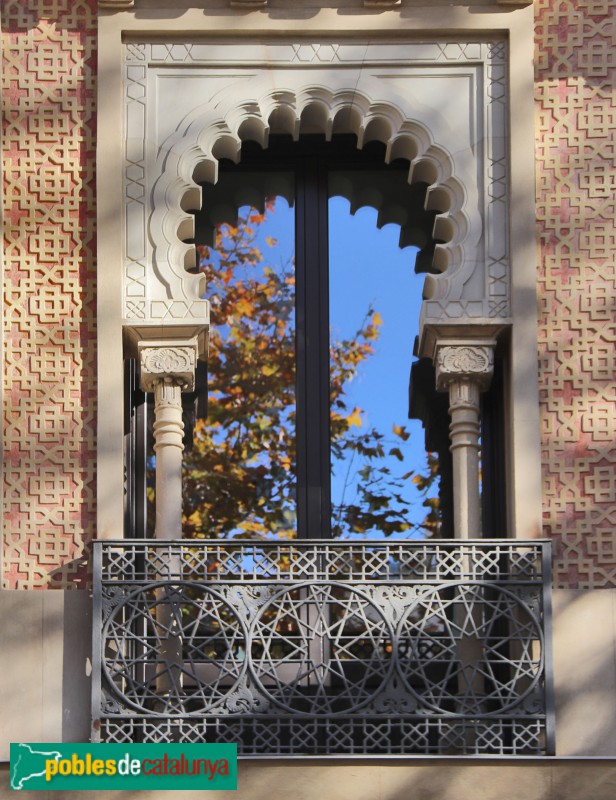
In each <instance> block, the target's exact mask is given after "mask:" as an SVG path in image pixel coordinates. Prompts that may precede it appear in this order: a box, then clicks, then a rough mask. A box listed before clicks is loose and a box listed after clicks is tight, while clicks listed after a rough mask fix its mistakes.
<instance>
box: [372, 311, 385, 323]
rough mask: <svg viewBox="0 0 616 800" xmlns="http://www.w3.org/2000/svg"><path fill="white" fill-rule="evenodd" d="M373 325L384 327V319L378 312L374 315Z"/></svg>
mask: <svg viewBox="0 0 616 800" xmlns="http://www.w3.org/2000/svg"><path fill="white" fill-rule="evenodd" d="M372 324H373V325H382V324H383V317H382V316H381V315H380V314H379V312H378V311H377V312H376V314H373V315H372Z"/></svg>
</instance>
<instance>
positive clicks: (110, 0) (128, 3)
mask: <svg viewBox="0 0 616 800" xmlns="http://www.w3.org/2000/svg"><path fill="white" fill-rule="evenodd" d="M134 5H135V0H98V7H99V9H100V8H105V9H111V10H112V11H121V10H123V9H125V8H133V7H134Z"/></svg>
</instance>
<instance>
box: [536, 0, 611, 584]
mask: <svg viewBox="0 0 616 800" xmlns="http://www.w3.org/2000/svg"><path fill="white" fill-rule="evenodd" d="M535 14H536V23H535V33H536V44H537V48H536V60H535V63H536V70H537V71H536V81H535V105H536V114H535V119H536V160H537V233H538V237H539V244H540V248H541V251H540V252H541V259H540V264H539V270H538V273H537V275H538V290H539V291H538V294H539V301H540V307H539V381H540V403H541V423H542V440H543V444H542V449H543V455H542V463H543V476H544V477H543V497H544V530H545V532H546V535H548V536H551V537H552V538H553V539H554V545H555V546H554V577H555V584H556V585H557V586H560V587H564V588H573V589H586V588H604V587H605V588H607V587H614V586H616V536H615V535H614V531H615V529H616V504H615V503H614V497H616V468H615V461H616V448H615V447H614V442H615V441H616V414H615V413H614V409H615V408H616V388H615V387H616V383H615V381H614V376H615V375H616V347H615V342H616V315H615V314H614V297H616V272H615V270H614V264H615V262H616V227H615V226H614V219H615V218H616V207H615V202H614V198H615V197H616V115H615V112H614V85H615V84H616V26H614V19H615V18H616V0H577V2H570V0H536V2H535Z"/></svg>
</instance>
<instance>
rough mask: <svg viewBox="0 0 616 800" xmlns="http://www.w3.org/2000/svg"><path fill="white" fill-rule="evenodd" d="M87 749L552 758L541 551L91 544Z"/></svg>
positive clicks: (505, 544)
mask: <svg viewBox="0 0 616 800" xmlns="http://www.w3.org/2000/svg"><path fill="white" fill-rule="evenodd" d="M93 660H94V675H93V678H94V694H93V718H94V721H93V738H94V740H96V741H106V742H128V741H139V742H150V741H152V742H160V741H181V742H201V741H208V742H215V741H218V742H237V744H238V752H240V753H244V754H250V755H274V754H275V755H296V754H297V755H299V754H301V755H309V754H314V755H322V754H341V755H358V754H361V755H365V754H378V755H383V754H388V755H389V754H419V755H429V754H454V755H460V754H497V755H508V754H510V755H528V754H550V753H552V752H553V746H554V745H553V724H552V702H551V692H550V684H551V672H550V553H549V543H547V542H544V541H520V540H502V541H494V540H491V541H487V540H476V541H464V542H462V541H408V542H388V541H373V542H362V543H358V542H355V541H353V542H351V541H331V542H323V541H301V542H300V541H294V542H288V541H266V542H254V541H244V542H240V541H236V540H232V541H229V542H222V541H191V540H183V541H173V542H171V541H152V540H147V541H143V540H139V541H135V540H122V541H104V542H103V541H99V542H96V543H95V612H94V659H93Z"/></svg>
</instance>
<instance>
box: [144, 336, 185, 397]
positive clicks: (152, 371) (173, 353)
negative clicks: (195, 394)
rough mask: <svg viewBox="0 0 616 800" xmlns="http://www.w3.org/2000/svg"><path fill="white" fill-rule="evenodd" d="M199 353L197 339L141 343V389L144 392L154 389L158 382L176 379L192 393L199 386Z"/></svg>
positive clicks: (183, 388)
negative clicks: (196, 382)
mask: <svg viewBox="0 0 616 800" xmlns="http://www.w3.org/2000/svg"><path fill="white" fill-rule="evenodd" d="M197 356H198V346H197V342H196V340H194V341H191V342H182V343H173V344H163V343H153V342H150V343H147V344H145V343H144V344H140V345H139V360H140V365H141V388H142V389H143V391H144V392H153V391H154V390H155V387H156V386H157V384H160V383H163V382H164V383H166V384H169V383H171V382H173V383H174V384H175V385H176V386H180V387H181V389H182V391H184V392H192V391H193V390H194V388H195V368H196V364H197Z"/></svg>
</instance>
